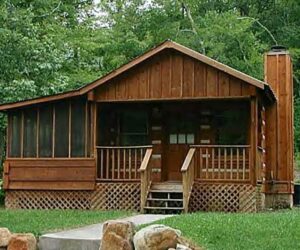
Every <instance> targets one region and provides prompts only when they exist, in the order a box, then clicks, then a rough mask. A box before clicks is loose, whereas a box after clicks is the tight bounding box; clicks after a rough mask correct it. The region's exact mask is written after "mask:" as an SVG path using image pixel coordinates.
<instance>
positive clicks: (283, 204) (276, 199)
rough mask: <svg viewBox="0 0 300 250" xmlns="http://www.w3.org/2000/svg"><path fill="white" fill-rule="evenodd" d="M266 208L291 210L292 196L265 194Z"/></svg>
mask: <svg viewBox="0 0 300 250" xmlns="http://www.w3.org/2000/svg"><path fill="white" fill-rule="evenodd" d="M265 207H266V208H274V209H280V208H292V207H293V195H292V194H265Z"/></svg>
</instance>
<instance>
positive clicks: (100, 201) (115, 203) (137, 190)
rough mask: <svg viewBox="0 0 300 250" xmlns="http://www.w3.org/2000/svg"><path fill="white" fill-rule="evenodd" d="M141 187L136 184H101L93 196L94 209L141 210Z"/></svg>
mask: <svg viewBox="0 0 300 250" xmlns="http://www.w3.org/2000/svg"><path fill="white" fill-rule="evenodd" d="M140 197H141V187H140V183H139V182H134V183H99V184H97V186H96V190H95V191H94V192H93V194H92V199H91V203H92V209H100V210H111V209H114V210H134V211H139V210H140Z"/></svg>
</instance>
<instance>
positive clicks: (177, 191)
mask: <svg viewBox="0 0 300 250" xmlns="http://www.w3.org/2000/svg"><path fill="white" fill-rule="evenodd" d="M149 193H179V194H180V193H182V190H166V189H164V190H158V189H152V187H151V189H150V190H149Z"/></svg>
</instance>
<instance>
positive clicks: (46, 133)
mask: <svg viewBox="0 0 300 250" xmlns="http://www.w3.org/2000/svg"><path fill="white" fill-rule="evenodd" d="M39 114H40V126H39V127H40V128H39V157H51V156H52V136H53V128H52V122H53V121H52V118H53V117H52V115H53V110H52V106H45V107H41V108H40V113H39Z"/></svg>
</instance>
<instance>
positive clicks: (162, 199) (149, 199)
mask: <svg viewBox="0 0 300 250" xmlns="http://www.w3.org/2000/svg"><path fill="white" fill-rule="evenodd" d="M147 201H181V202H183V199H168V198H165V199H164V198H147Z"/></svg>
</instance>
